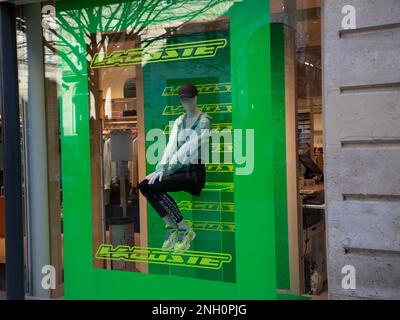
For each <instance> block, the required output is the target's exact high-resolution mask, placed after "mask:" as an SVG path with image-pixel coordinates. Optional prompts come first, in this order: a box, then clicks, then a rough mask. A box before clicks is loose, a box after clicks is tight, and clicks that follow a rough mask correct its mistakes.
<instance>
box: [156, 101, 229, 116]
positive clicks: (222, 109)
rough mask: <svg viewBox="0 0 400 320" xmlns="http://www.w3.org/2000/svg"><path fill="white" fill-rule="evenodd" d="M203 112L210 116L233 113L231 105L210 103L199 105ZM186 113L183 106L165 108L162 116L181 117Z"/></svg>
mask: <svg viewBox="0 0 400 320" xmlns="http://www.w3.org/2000/svg"><path fill="white" fill-rule="evenodd" d="M198 107H199V109H200V111H201V112H204V113H210V114H220V113H232V104H231V103H220V104H218V103H210V104H200V105H198ZM183 113H185V109H184V108H183V107H182V106H167V107H165V109H164V111H163V113H162V115H163V116H179V115H181V114H183Z"/></svg>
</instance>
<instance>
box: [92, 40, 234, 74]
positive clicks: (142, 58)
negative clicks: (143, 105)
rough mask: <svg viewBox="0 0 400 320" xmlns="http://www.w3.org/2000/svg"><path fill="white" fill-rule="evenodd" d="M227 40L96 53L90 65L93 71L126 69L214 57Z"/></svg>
mask: <svg viewBox="0 0 400 320" xmlns="http://www.w3.org/2000/svg"><path fill="white" fill-rule="evenodd" d="M226 45H227V40H226V39H216V40H206V41H196V42H189V43H180V44H170V45H165V46H158V47H149V48H146V49H145V48H133V49H129V50H116V51H113V52H111V53H110V54H107V53H105V54H100V53H96V54H95V56H94V57H93V60H92V62H91V64H90V67H91V68H92V69H98V68H111V67H125V66H130V65H136V64H142V63H143V62H146V63H156V62H167V61H179V60H190V59H201V58H211V57H214V56H215V55H216V54H217V52H218V50H219V49H221V48H225V47H226Z"/></svg>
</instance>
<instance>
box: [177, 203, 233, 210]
mask: <svg viewBox="0 0 400 320" xmlns="http://www.w3.org/2000/svg"><path fill="white" fill-rule="evenodd" d="M178 207H179V209H180V210H188V211H192V210H196V211H219V212H234V210H235V204H234V203H233V202H206V201H181V202H179V203H178Z"/></svg>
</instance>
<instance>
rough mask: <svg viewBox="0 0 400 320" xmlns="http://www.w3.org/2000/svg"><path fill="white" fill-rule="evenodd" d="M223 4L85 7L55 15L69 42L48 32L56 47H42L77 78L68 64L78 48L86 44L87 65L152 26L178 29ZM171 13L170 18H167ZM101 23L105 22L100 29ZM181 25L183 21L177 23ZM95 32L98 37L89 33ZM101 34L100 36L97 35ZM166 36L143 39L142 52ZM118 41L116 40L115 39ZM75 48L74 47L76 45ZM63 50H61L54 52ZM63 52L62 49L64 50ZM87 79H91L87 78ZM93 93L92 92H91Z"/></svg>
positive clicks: (214, 0)
mask: <svg viewBox="0 0 400 320" xmlns="http://www.w3.org/2000/svg"><path fill="white" fill-rule="evenodd" d="M224 2H226V0H210V1H207V2H205V3H204V5H202V6H201V7H194V6H193V1H190V0H184V1H183V0H181V1H179V2H177V1H170V2H165V1H163V0H153V1H144V0H138V1H130V2H123V3H119V4H114V5H104V6H101V5H99V6H97V7H89V8H84V9H75V10H68V11H65V12H63V13H62V14H58V15H57V23H58V24H59V25H61V26H63V28H64V29H63V30H64V33H65V34H68V35H69V37H67V38H71V39H70V40H69V41H68V40H67V38H66V37H65V36H63V35H60V33H57V32H56V31H55V30H51V29H50V32H51V33H52V34H53V35H55V36H56V37H57V38H56V39H57V41H56V46H55V45H54V43H53V42H51V41H47V40H46V41H45V42H44V43H45V46H46V48H48V49H49V50H50V51H51V52H53V53H54V54H58V55H59V56H60V58H61V59H62V60H64V61H65V62H66V65H68V67H69V68H70V69H71V71H72V72H74V73H76V74H77V75H79V74H80V73H81V72H82V71H81V70H78V68H77V66H75V65H74V63H72V62H71V59H70V54H73V55H81V54H82V53H80V52H79V44H82V42H83V41H85V42H86V46H85V49H86V59H87V62H88V63H87V65H89V64H90V61H91V60H92V59H93V58H94V56H95V54H96V53H98V52H107V44H109V43H112V42H115V41H118V40H121V39H122V36H123V37H124V40H126V41H130V40H132V41H136V39H137V38H139V37H141V35H142V33H143V32H144V31H145V30H146V29H147V28H148V27H149V26H150V25H152V24H153V25H155V24H163V23H166V22H171V21H175V22H176V24H177V25H175V26H174V27H175V28H178V29H179V28H181V27H182V26H183V25H184V24H185V23H187V22H189V21H192V20H194V19H195V18H196V17H198V16H200V15H202V14H204V13H206V12H207V11H209V10H210V9H212V8H213V7H216V6H218V5H220V4H222V3H224ZM170 10H174V13H175V14H174V16H173V17H171V15H170V14H169V13H170V12H171V11H170ZM104 19H107V21H106V22H105V24H104V25H103V22H104ZM181 21H184V22H182V23H181ZM125 26H129V29H130V28H132V29H131V30H129V31H128V30H126V31H124V34H123V35H122V33H117V34H116V33H106V32H107V31H108V30H110V29H111V28H112V29H113V30H116V31H118V32H119V31H120V30H121V29H122V28H123V27H125ZM94 30H98V31H99V32H100V34H97V33H92V31H94ZM101 31H103V32H101ZM167 36H168V32H164V33H163V34H161V35H157V36H153V37H147V38H146V39H144V40H143V41H142V43H141V46H142V48H147V47H148V46H150V45H151V44H152V43H154V42H155V41H159V40H162V39H165V38H166V37H167ZM118 37H120V38H119V39H118ZM76 44H77V45H76ZM57 47H58V48H59V49H61V48H63V49H62V50H57ZM64 48H65V49H64ZM89 78H91V77H89ZM92 80H93V79H89V82H90V83H89V87H90V90H91V91H92V90H94V89H95V85H96V84H95V83H91V82H92ZM92 92H93V93H94V91H92Z"/></svg>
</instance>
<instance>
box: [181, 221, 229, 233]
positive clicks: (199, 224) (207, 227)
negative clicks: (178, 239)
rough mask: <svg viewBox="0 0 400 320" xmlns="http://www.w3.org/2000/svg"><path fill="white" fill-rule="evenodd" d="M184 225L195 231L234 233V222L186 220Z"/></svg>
mask: <svg viewBox="0 0 400 320" xmlns="http://www.w3.org/2000/svg"><path fill="white" fill-rule="evenodd" d="M186 223H187V224H188V225H190V226H191V227H192V228H193V229H195V230H203V231H221V232H235V223H234V222H222V221H221V222H219V221H190V220H186Z"/></svg>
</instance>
